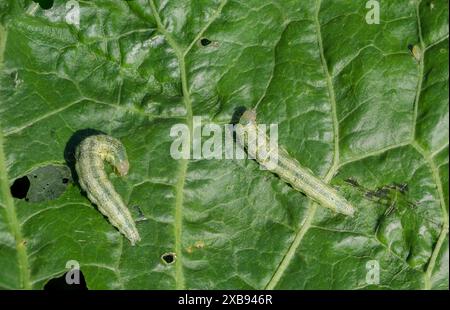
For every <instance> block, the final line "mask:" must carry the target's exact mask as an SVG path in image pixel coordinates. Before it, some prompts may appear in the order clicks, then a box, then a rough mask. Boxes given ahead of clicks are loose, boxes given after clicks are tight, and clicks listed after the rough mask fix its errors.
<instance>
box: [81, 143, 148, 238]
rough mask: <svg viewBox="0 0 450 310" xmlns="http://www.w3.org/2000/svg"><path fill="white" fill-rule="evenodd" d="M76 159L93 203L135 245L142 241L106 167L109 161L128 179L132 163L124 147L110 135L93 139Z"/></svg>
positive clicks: (82, 147) (82, 186)
mask: <svg viewBox="0 0 450 310" xmlns="http://www.w3.org/2000/svg"><path fill="white" fill-rule="evenodd" d="M75 159H76V163H75V169H76V171H77V174H78V178H79V183H80V186H81V188H82V189H83V190H84V191H85V192H86V193H87V196H88V198H89V200H90V201H91V202H92V203H94V204H95V205H97V207H98V210H99V211H100V212H101V213H103V214H104V215H105V216H106V217H107V218H108V220H109V221H110V223H111V224H112V225H114V226H115V227H116V228H117V229H118V230H119V231H120V232H121V233H122V234H123V235H125V237H127V238H128V239H129V240H130V242H131V244H132V245H135V243H136V242H138V241H140V240H141V238H140V236H139V232H138V230H137V228H136V225H135V222H134V220H133V218H132V217H131V213H130V211H129V210H128V208H127V207H126V205H125V203H124V202H123V200H122V198H121V197H120V195H119V194H118V193H117V192H116V191H115V189H114V187H113V185H112V184H111V182H110V181H109V180H108V176H107V175H106V172H105V170H104V164H103V162H104V161H107V162H109V163H110V164H111V165H112V166H113V167H114V170H115V172H116V173H117V174H118V175H120V176H124V175H126V174H127V173H128V169H129V163H128V159H127V153H126V150H125V147H124V146H123V144H122V143H121V142H120V141H119V140H117V139H115V138H113V137H110V136H107V135H94V136H90V137H87V138H86V139H84V140H83V141H82V142H81V143H80V144H79V145H78V147H77V149H76V151H75Z"/></svg>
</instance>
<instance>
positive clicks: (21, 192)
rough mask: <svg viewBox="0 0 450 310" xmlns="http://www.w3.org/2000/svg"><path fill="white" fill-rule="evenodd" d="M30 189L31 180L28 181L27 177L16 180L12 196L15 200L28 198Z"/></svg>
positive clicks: (12, 186)
mask: <svg viewBox="0 0 450 310" xmlns="http://www.w3.org/2000/svg"><path fill="white" fill-rule="evenodd" d="M29 189H30V180H29V179H28V177H27V176H24V177H21V178H19V179H17V180H15V181H14V183H13V185H11V195H12V196H13V197H14V198H18V199H23V198H25V197H27V193H28V190H29ZM27 201H28V200H27Z"/></svg>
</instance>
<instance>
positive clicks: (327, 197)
mask: <svg viewBox="0 0 450 310" xmlns="http://www.w3.org/2000/svg"><path fill="white" fill-rule="evenodd" d="M236 140H237V142H238V144H239V145H240V146H241V147H242V148H243V149H245V150H247V153H248V155H249V157H251V158H254V159H255V160H256V161H257V162H258V163H259V164H260V165H261V166H263V167H264V168H266V169H267V170H269V171H271V172H273V173H275V174H277V175H278V176H279V177H280V178H281V179H282V180H283V181H285V182H287V183H289V184H291V185H292V187H293V188H294V189H295V190H297V191H300V192H302V193H305V194H306V195H307V196H308V197H310V198H311V199H313V200H315V201H317V202H318V203H320V204H321V205H322V206H323V207H326V208H329V209H331V210H334V211H336V212H338V213H342V214H345V215H349V216H353V213H354V211H355V210H354V208H353V206H352V205H351V204H350V203H349V202H348V201H347V200H346V199H345V198H344V197H342V196H341V195H339V194H338V192H337V191H336V190H335V189H334V188H332V187H331V186H330V185H328V184H326V183H325V182H323V181H322V180H321V179H319V178H318V177H316V176H315V175H314V174H313V173H312V172H311V171H310V170H309V169H307V168H304V167H302V166H301V165H300V163H299V162H298V161H297V160H295V159H294V158H292V157H290V156H289V154H288V153H287V151H285V150H284V149H282V148H280V147H278V146H272V145H270V144H269V143H270V142H269V141H268V137H267V136H266V133H265V132H264V131H262V130H261V129H260V128H259V127H258V125H257V123H256V111H255V110H252V109H249V110H246V111H245V112H244V114H243V115H242V116H241V118H240V119H239V123H238V124H237V125H236ZM255 140H257V143H255ZM260 141H262V142H263V143H260ZM249 145H250V146H251V145H255V146H256V147H254V148H252V147H249ZM269 145H270V146H269ZM272 153H276V154H277V155H276V158H277V161H276V162H275V163H274V162H273V161H272V160H271V157H270V156H269V155H270V154H272Z"/></svg>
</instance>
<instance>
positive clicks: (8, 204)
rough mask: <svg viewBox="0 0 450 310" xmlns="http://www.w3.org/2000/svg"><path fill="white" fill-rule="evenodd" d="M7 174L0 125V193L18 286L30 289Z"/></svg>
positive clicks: (26, 264)
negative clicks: (11, 239)
mask: <svg viewBox="0 0 450 310" xmlns="http://www.w3.org/2000/svg"><path fill="white" fill-rule="evenodd" d="M8 184H9V183H8V175H7V173H6V165H5V154H4V151H3V134H2V128H1V127H0V194H1V196H2V197H3V199H4V206H5V208H6V217H7V223H8V224H9V226H10V229H11V232H12V234H13V236H14V239H15V241H16V250H17V261H18V265H19V272H20V287H21V288H23V289H31V281H30V268H29V263H28V256H27V249H26V247H25V242H24V241H25V240H24V239H23V237H22V231H21V228H20V224H19V221H18V219H17V215H16V210H15V207H14V201H13V199H12V197H11V193H10V192H9V185H8Z"/></svg>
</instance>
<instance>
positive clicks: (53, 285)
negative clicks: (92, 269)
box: [44, 270, 88, 291]
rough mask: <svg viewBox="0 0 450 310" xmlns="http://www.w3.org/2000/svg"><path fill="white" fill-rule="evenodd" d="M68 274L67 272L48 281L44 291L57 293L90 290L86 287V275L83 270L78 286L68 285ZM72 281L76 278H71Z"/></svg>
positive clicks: (80, 273)
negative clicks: (60, 291) (59, 291)
mask: <svg viewBox="0 0 450 310" xmlns="http://www.w3.org/2000/svg"><path fill="white" fill-rule="evenodd" d="M67 274H68V273H67V272H66V273H65V274H63V275H62V276H60V277H58V278H54V279H51V280H50V281H48V282H47V284H45V285H44V290H47V291H57V290H71V291H86V290H87V289H88V288H87V285H86V280H85V279H84V275H83V273H82V272H81V270H80V271H79V284H77V283H73V284H68V283H67V281H66V276H67ZM69 277H70V276H69ZM71 280H74V278H73V277H71ZM77 280H78V279H77Z"/></svg>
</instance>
